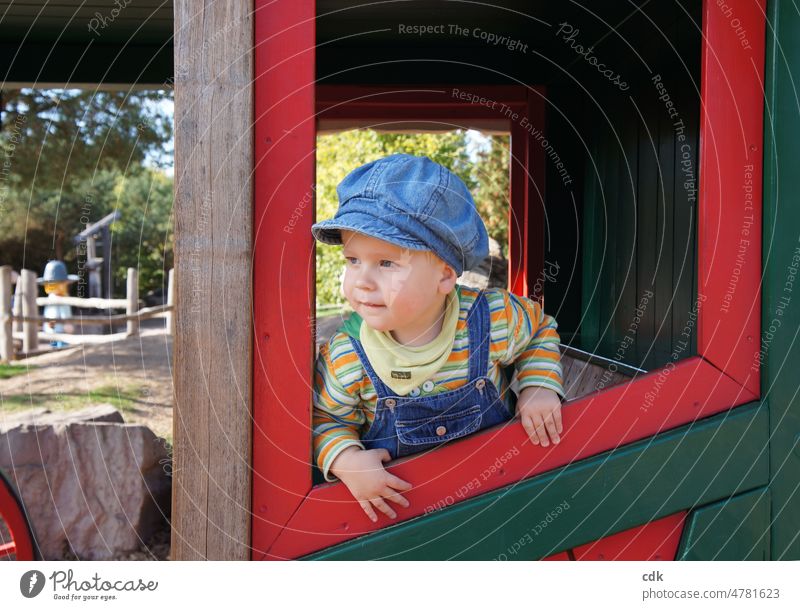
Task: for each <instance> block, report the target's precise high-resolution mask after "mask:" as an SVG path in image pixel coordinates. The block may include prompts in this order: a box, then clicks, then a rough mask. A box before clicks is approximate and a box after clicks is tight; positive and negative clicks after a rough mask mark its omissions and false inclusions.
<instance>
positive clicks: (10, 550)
mask: <svg viewBox="0 0 800 610" xmlns="http://www.w3.org/2000/svg"><path fill="white" fill-rule="evenodd" d="M16 552H17V545H16V544H14V543H13V542H8V543H6V544H0V559H2V558H3V557H8V556H9V555H14V554H16Z"/></svg>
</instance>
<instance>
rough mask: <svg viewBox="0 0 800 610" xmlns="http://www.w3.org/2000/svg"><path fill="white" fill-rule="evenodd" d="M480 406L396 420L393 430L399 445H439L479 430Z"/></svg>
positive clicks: (481, 416)
mask: <svg viewBox="0 0 800 610" xmlns="http://www.w3.org/2000/svg"><path fill="white" fill-rule="evenodd" d="M482 418H483V415H482V414H481V406H480V405H473V406H471V407H467V408H466V409H462V410H460V411H457V412H455V413H443V414H435V415H431V416H430V417H421V418H415V419H399V418H398V419H397V422H396V423H395V428H396V430H397V437H398V439H399V440H400V444H401V445H413V446H416V445H430V444H439V443H444V442H446V441H449V440H452V439H454V438H460V437H462V436H467V435H468V434H472V433H473V432H475V431H476V430H479V429H480V426H481V419H482Z"/></svg>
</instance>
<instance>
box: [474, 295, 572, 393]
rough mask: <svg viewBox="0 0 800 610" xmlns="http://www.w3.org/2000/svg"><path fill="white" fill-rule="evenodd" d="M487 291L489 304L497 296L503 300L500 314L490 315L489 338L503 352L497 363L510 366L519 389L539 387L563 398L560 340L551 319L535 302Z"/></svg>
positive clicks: (496, 298) (554, 323) (516, 296)
mask: <svg viewBox="0 0 800 610" xmlns="http://www.w3.org/2000/svg"><path fill="white" fill-rule="evenodd" d="M491 293H492V294H490V297H489V300H490V303H492V304H494V303H497V302H498V301H499V298H498V297H501V298H502V302H503V307H502V308H503V311H504V314H503V315H497V316H495V315H493V316H492V336H493V341H494V343H495V344H496V345H498V346H499V347H501V348H503V350H502V351H504V353H501V355H500V357H499V361H500V364H501V365H503V366H510V365H512V364H513V365H514V367H515V370H516V373H517V380H518V381H519V391H520V392H521V391H522V390H524V389H525V388H528V387H533V386H542V387H545V388H549V389H551V390H553V391H554V392H555V393H556V394H558V395H559V396H561V398H564V396H565V394H564V387H563V378H562V374H563V373H562V368H561V352H560V351H559V346H560V344H561V339H560V337H559V336H558V332H556V329H557V328H558V324H557V323H556V321H555V319H554V318H553V317H552V316H549V315H547V314H545V313H544V311H543V310H542V307H541V305H540V304H539V303H538V302H537V301H534V300H532V299H529V298H527V297H521V296H518V295H516V294H514V293H511V292H508V291H506V290H500V289H497V290H492V291H491ZM491 309H494V307H491Z"/></svg>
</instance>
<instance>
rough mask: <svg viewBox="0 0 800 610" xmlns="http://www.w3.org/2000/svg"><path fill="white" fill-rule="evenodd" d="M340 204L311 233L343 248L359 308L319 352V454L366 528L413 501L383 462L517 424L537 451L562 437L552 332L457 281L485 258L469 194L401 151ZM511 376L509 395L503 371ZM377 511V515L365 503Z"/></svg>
mask: <svg viewBox="0 0 800 610" xmlns="http://www.w3.org/2000/svg"><path fill="white" fill-rule="evenodd" d="M337 195H338V198H339V208H338V210H337V212H336V215H335V216H334V217H333V218H332V219H330V220H325V221H322V222H319V223H316V224H315V225H313V227H312V232H313V234H314V237H315V238H316V239H317V240H319V241H321V242H324V243H328V244H342V245H343V254H344V258H345V260H346V270H345V276H344V282H343V290H344V293H345V296H346V298H347V300H348V302H349V303H350V305H351V306H352V308H353V309H354V311H355V313H353V314H352V315H351V316H350V319H349V320H348V321H347V322H346V323H345V325H344V326H343V327H342V328H341V329H340V331H339V332H337V333H336V334H335V335H334V336H333V337H331V339H330V340H329V341H328V342H327V343H326V344H324V345H323V346H322V347H321V348H320V353H319V356H318V358H317V362H316V367H315V375H314V392H313V394H314V398H313V400H314V405H313V428H314V433H313V434H314V455H315V459H316V461H317V464H318V466H319V468H320V470H321V471H322V472H323V474H324V476H325V479H326V480H328V481H332V480H335V479H334V478H333V477H338V478H339V479H341V481H342V482H343V483H344V484H345V485H346V486H347V488H348V489H349V490H350V492H351V493H352V495H353V497H354V498H355V499H356V500H357V501H358V502H359V504H360V505H361V507H362V508H363V509H364V511H365V512H366V513H367V515H368V516H369V518H370V519H372V520H373V521H376V520H377V515H376V513H375V510H374V508H377V509H378V510H380V511H381V512H383V513H384V514H386V515H388V516H389V517H391V518H395V517H396V513H395V511H394V510H393V509H392V508H391V507H390V505H389V504H387V503H386V500H389V501H391V502H394V503H396V504H398V505H400V506H408V500H406V498H405V497H403V495H402V493H401V492H403V491H407V490H408V489H410V488H411V484H410V483H408V482H406V481H403V480H402V479H400V478H398V477H396V476H394V475H392V474H390V473H388V472H387V471H386V470H385V469H384V467H383V462H386V461H388V460H391V459H395V458H398V457H402V456H405V455H410V454H413V453H417V452H419V451H424V450H427V449H430V448H433V447H436V446H438V445H441V444H442V443H445V442H447V441H450V440H453V439H457V438H461V437H464V436H467V435H469V434H472V433H473V432H476V431H478V430H481V429H483V428H487V427H489V426H494V425H496V424H499V423H501V422H505V421H508V420H510V419H512V418H513V417H519V419H520V421H521V423H522V425H523V426H524V428H525V430H526V431H527V433H528V435H529V436H530V439H531V442H533V443H534V444H536V445H538V444H541V445H542V446H543V447H547V446H548V445H549V443H550V441H552V442H553V443H558V442H559V440H560V437H559V435H560V434H561V432H562V423H561V398H563V397H564V390H563V388H562V379H561V363H560V354H559V336H558V333H557V332H556V328H557V325H556V322H555V320H554V319H553V318H552V317H550V316H547V315H545V314H544V312H543V311H542V309H541V307H540V305H539V304H538V303H537V302H535V301H532V300H530V299H527V298H524V297H519V296H517V295H514V294H512V293H510V292H508V291H506V290H502V289H499V288H490V289H486V290H474V289H471V288H468V287H466V286H461V285H459V284H457V283H456V280H457V278H458V276H459V275H461V273H462V272H463V271H465V270H468V269H471V268H472V267H474V266H476V265H478V264H479V263H480V262H481V261H482V260H483V259H484V258H485V257H486V256H487V255H488V236H487V234H486V228H485V226H484V224H483V220H481V218H480V216H479V215H478V213H477V210H476V209H475V203H474V201H473V199H472V196H471V195H470V193H469V190H468V189H467V187H466V185H465V184H464V183H463V181H462V180H461V179H460V178H458V176H456V175H455V174H454V173H452V172H451V171H449V170H448V169H447V168H445V167H443V166H441V165H439V164H437V163H434V162H433V161H431V160H430V159H428V158H427V157H416V156H412V155H408V154H395V155H390V156H388V157H384V158H382V159H378V160H377V161H373V162H371V163H367V164H365V165H362V166H361V167H358V168H356V169H355V170H353V171H352V172H350V174H348V175H347V177H345V179H344V180H343V181H342V182H341V183H340V184H339V186H338V187H337ZM507 367H513V369H512V370H513V371H514V372H515V373H516V375H517V380H518V382H519V391H520V394H519V398H518V399H517V401H516V413H514V410H515V409H514V407H515V405H514V400H513V392H510V391H509V380H508V378H507V375H506V374H504V370H505V369H506V368H507ZM373 507H374V508H373Z"/></svg>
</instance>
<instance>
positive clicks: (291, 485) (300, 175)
mask: <svg viewBox="0 0 800 610" xmlns="http://www.w3.org/2000/svg"><path fill="white" fill-rule="evenodd" d="M255 10H256V14H255V42H256V44H255V59H254V61H255V93H254V95H255V100H254V102H255V103H254V107H255V116H254V117H253V119H254V121H255V128H254V131H255V143H254V144H255V168H254V181H255V189H254V201H253V208H254V220H255V222H254V228H253V232H254V234H253V242H254V243H253V247H254V254H253V255H254V257H255V264H254V266H253V325H254V332H253V336H254V342H255V345H254V350H253V353H254V362H253V369H254V370H253V477H252V480H253V496H252V510H253V521H252V524H253V527H252V546H253V552H252V556H253V558H260V557H261V556H262V555H263V550H265V549H267V548H269V546H270V545H271V544H272V542H273V541H274V540H275V538H276V537H277V535H278V533H279V532H280V531H281V529H282V528H283V526H284V524H285V523H286V522H287V521H288V519H289V517H290V516H291V515H292V513H293V512H294V511H295V509H296V508H297V507H298V506H299V504H300V503H301V502H302V500H303V498H304V497H305V496H306V494H307V493H308V491H309V490H310V489H311V468H310V466H309V458H310V456H311V432H310V426H309V424H310V406H309V405H310V393H311V389H310V383H311V378H312V377H311V375H312V370H313V369H312V365H313V357H314V351H313V345H312V339H311V329H310V324H309V322H310V320H312V319H313V318H312V317H311V316H312V307H313V306H314V300H313V295H314V244H313V241H312V237H311V230H310V228H311V224H312V223H313V222H314V190H313V189H314V169H315V162H314V150H315V135H316V133H315V131H316V130H315V125H314V80H315V73H314V47H315V45H314V40H315V3H314V2H313V1H309V0H277V1H273V0H256V3H255ZM233 231H234V232H235V227H233ZM299 253H302V256H301V255H299ZM235 288H236V289H239V288H244V287H238V286H237V287H235ZM220 298H224V294H223V295H221V297H220ZM231 323H234V321H232V322H231Z"/></svg>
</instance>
